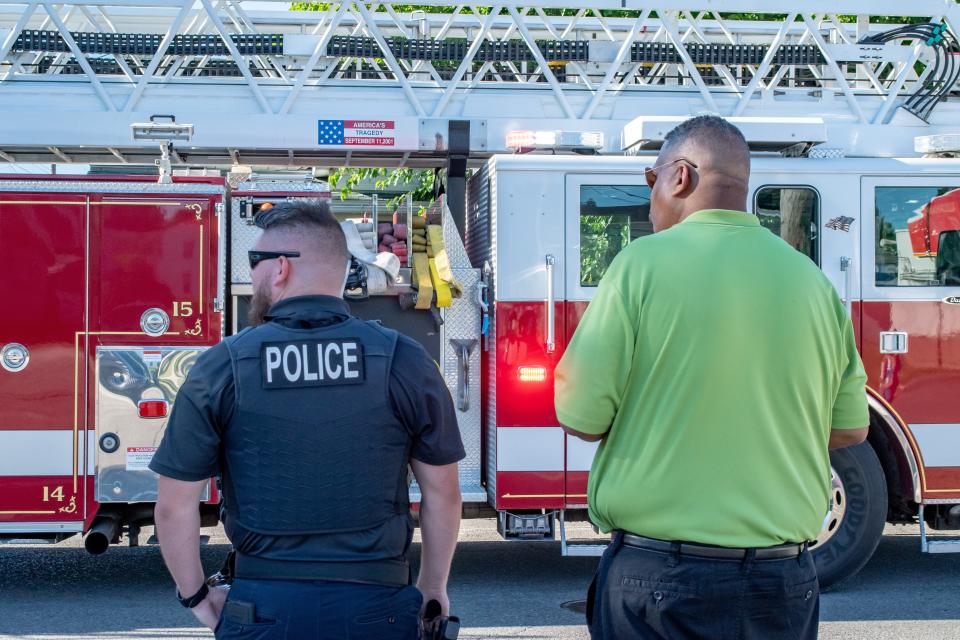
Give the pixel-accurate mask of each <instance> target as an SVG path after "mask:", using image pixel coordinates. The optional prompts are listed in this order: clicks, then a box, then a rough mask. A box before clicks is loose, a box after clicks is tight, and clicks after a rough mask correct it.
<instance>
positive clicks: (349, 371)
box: [343, 342, 360, 378]
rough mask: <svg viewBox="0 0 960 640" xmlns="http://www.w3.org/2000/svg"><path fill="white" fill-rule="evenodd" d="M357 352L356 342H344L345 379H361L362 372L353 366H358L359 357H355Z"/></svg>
mask: <svg viewBox="0 0 960 640" xmlns="http://www.w3.org/2000/svg"><path fill="white" fill-rule="evenodd" d="M356 351H357V343H356V342H344V343H343V377H344V378H359V377H360V372H359V371H358V370H357V368H356V367H352V366H351V365H355V364H357V356H356V355H355V354H356Z"/></svg>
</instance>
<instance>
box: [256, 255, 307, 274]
mask: <svg viewBox="0 0 960 640" xmlns="http://www.w3.org/2000/svg"><path fill="white" fill-rule="evenodd" d="M247 257H248V258H250V270H251V271H253V270H254V269H256V267H257V265H258V264H260V263H261V262H263V261H264V260H273V259H274V258H280V257H284V258H299V257H300V252H299V251H247Z"/></svg>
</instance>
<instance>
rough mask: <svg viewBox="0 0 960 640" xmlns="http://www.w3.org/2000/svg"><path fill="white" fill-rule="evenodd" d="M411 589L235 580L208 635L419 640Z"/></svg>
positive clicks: (416, 600) (241, 639)
mask: <svg viewBox="0 0 960 640" xmlns="http://www.w3.org/2000/svg"><path fill="white" fill-rule="evenodd" d="M422 603H423V595H422V594H421V593H420V592H419V591H418V590H417V588H416V587H413V586H409V587H401V588H397V587H380V586H375V585H365V584H350V583H344V582H305V581H285V580H240V579H238V580H235V581H234V583H233V586H232V587H231V588H230V595H229V597H228V598H227V603H226V605H224V608H223V614H222V615H221V617H220V623H219V624H218V625H217V628H216V631H215V633H214V635H215V637H216V638H218V639H221V638H222V639H228V640H281V639H284V640H285V639H287V638H289V639H291V640H300V639H301V638H302V639H303V640H355V639H359V638H362V639H363V640H371V639H374V638H375V639H377V640H419V638H420V631H419V629H420V605H421V604H422Z"/></svg>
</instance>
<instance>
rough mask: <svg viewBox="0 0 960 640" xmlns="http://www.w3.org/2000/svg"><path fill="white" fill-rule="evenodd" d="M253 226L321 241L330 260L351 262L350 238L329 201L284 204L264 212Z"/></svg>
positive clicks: (319, 242)
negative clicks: (331, 208)
mask: <svg viewBox="0 0 960 640" xmlns="http://www.w3.org/2000/svg"><path fill="white" fill-rule="evenodd" d="M253 223H254V224H255V225H257V226H258V227H260V228H261V229H263V231H264V232H265V233H266V232H270V231H292V232H295V233H297V234H298V235H302V236H306V237H308V238H312V239H315V240H317V243H318V245H320V247H321V248H322V251H323V253H324V254H326V256H327V257H334V258H338V259H342V260H343V261H344V262H346V261H347V260H349V259H350V253H349V251H348V250H347V239H346V236H344V234H343V229H342V228H341V227H340V223H339V222H338V221H337V218H336V216H334V215H333V212H332V211H330V204H329V203H328V202H327V201H326V200H309V201H304V200H301V201H292V202H281V203H279V204H276V205H274V206H272V207H270V208H267V209H261V210H260V211H259V212H258V213H257V215H256V216H254V218H253Z"/></svg>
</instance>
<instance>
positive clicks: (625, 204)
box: [580, 184, 653, 287]
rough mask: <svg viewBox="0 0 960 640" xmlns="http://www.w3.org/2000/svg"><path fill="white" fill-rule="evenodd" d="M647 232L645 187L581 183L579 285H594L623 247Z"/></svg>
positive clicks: (647, 199) (650, 227) (647, 192)
mask: <svg viewBox="0 0 960 640" xmlns="http://www.w3.org/2000/svg"><path fill="white" fill-rule="evenodd" d="M651 233H653V225H652V224H651V222H650V188H649V187H647V186H646V185H643V186H640V185H586V184H585V185H583V186H581V187H580V286H583V287H595V286H597V285H598V284H599V283H600V278H602V277H603V274H604V273H606V271H607V268H608V267H609V266H610V263H611V262H613V259H614V258H615V257H616V256H617V254H618V253H620V251H622V250H623V248H624V247H626V246H627V245H628V244H629V243H630V242H631V241H632V240H636V239H637V238H639V237H641V236H646V235H649V234H651Z"/></svg>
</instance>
